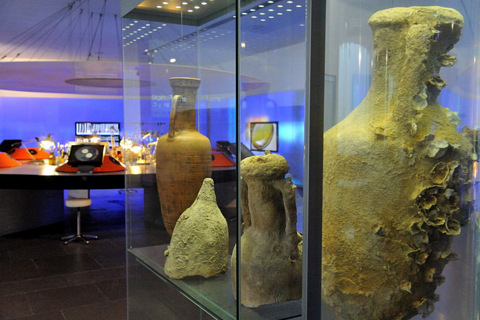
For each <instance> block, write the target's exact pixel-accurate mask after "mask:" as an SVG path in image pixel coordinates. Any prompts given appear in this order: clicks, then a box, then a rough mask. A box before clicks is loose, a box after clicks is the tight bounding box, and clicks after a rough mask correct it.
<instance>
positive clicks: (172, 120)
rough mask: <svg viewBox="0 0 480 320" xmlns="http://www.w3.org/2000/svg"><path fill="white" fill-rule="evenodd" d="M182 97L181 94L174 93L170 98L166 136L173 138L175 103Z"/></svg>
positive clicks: (175, 113) (175, 115) (175, 114)
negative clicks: (170, 104)
mask: <svg viewBox="0 0 480 320" xmlns="http://www.w3.org/2000/svg"><path fill="white" fill-rule="evenodd" d="M180 98H182V96H181V95H174V96H173V99H172V108H171V109H170V121H169V124H168V138H169V139H173V138H175V121H176V119H177V104H178V101H179V100H180Z"/></svg>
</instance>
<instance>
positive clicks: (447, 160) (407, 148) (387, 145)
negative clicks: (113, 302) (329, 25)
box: [322, 7, 477, 320]
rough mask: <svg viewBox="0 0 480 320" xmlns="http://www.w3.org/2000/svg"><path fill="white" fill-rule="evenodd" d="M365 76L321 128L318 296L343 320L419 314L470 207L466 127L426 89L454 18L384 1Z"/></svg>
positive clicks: (434, 78) (458, 21)
mask: <svg viewBox="0 0 480 320" xmlns="http://www.w3.org/2000/svg"><path fill="white" fill-rule="evenodd" d="M369 23H370V26H371V28H372V30H373V40H374V49H375V50H374V54H375V55H374V63H375V66H374V73H373V81H372V84H371V87H370V90H369V92H368V94H367V96H366V98H365V99H364V101H363V102H362V103H361V104H360V105H359V106H358V107H357V108H356V109H355V110H354V111H353V112H352V113H351V114H350V115H348V116H347V117H346V118H345V119H344V120H343V121H341V122H340V123H338V124H337V125H336V126H334V127H333V128H331V129H330V130H328V131H327V132H326V133H325V145H324V186H323V190H324V199H323V229H322V230H323V231H322V232H323V234H322V235H323V239H322V241H323V242H322V243H323V257H322V260H323V261H322V271H323V273H322V274H323V279H322V289H323V299H324V301H325V303H326V304H327V305H329V306H330V307H331V308H332V309H333V310H334V311H335V312H336V313H337V315H338V316H339V317H340V318H341V319H344V320H373V319H386V320H387V319H388V320H390V319H391V320H400V319H402V320H405V319H410V318H411V317H413V316H415V315H416V314H419V313H420V314H423V316H427V315H429V314H430V313H431V312H432V311H433V306H434V302H435V301H436V300H438V296H437V295H436V294H435V290H436V288H437V286H438V285H440V284H441V283H442V282H443V279H444V278H443V276H442V270H443V269H444V266H445V265H446V264H447V263H448V261H450V260H453V259H454V258H455V254H454V253H453V252H452V251H451V249H450V244H451V241H452V238H453V237H454V236H455V235H458V234H459V233H460V226H461V222H462V220H463V219H464V218H465V216H467V215H468V214H469V212H471V211H472V206H471V204H472V202H471V197H470V187H471V184H472V183H471V178H470V177H471V172H472V163H473V160H474V159H476V157H477V156H476V150H474V146H473V144H472V137H473V136H474V135H476V133H475V132H473V131H472V130H469V129H464V130H463V132H459V131H458V130H457V125H458V124H459V123H460V119H459V117H458V116H457V114H456V113H455V112H452V111H450V110H449V109H447V108H444V107H442V106H441V105H440V104H439V103H438V102H437V96H438V95H439V93H440V91H441V90H442V88H443V87H444V86H445V85H446V83H445V81H444V80H442V79H441V78H440V76H439V71H440V68H441V67H447V66H451V65H453V64H454V62H455V57H453V56H451V55H448V54H447V52H448V51H449V50H450V49H451V48H452V47H453V46H454V44H455V43H456V42H457V41H458V40H459V38H460V33H461V29H462V26H463V18H462V16H461V15H460V14H459V13H458V12H457V11H455V10H453V9H448V8H442V7H411V8H394V9H388V10H383V11H379V12H377V13H375V14H374V15H373V16H372V17H371V18H370V20H369Z"/></svg>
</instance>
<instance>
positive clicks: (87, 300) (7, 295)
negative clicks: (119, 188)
mask: <svg viewBox="0 0 480 320" xmlns="http://www.w3.org/2000/svg"><path fill="white" fill-rule="evenodd" d="M95 195H96V196H97V197H98V198H97V199H93V204H92V207H91V208H90V209H89V210H87V211H85V212H84V214H83V221H82V222H83V228H84V229H85V231H88V232H90V233H92V234H95V235H98V236H99V240H96V241H92V242H91V243H90V244H89V245H85V244H83V243H71V244H69V245H67V246H65V245H64V244H63V242H62V241H60V237H61V236H62V235H64V233H65V232H66V231H70V232H72V231H73V229H74V226H75V220H74V214H73V212H71V211H70V209H66V213H67V214H66V218H67V219H66V220H67V222H66V224H65V225H64V224H59V225H53V226H49V227H45V228H39V229H36V230H29V231H28V232H23V233H18V234H13V235H8V236H4V237H1V238H0V320H4V319H16V320H27V319H29V320H30V319H31V320H33V319H35V320H43V319H45V320H47V319H48V320H57V319H59V320H85V319H88V320H95V319H99V320H100V319H101V320H110V319H112V320H119V319H126V264H125V223H124V217H125V206H124V201H123V197H124V195H122V194H120V193H118V192H116V191H115V192H112V191H109V192H108V194H107V195H108V196H107V197H104V196H103V194H102V193H97V194H95V193H94V194H93V196H95Z"/></svg>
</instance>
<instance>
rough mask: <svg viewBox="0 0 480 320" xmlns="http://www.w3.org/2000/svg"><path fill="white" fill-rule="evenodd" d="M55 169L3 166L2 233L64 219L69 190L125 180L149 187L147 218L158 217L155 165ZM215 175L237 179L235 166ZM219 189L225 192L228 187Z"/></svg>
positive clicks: (218, 170) (106, 186)
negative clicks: (87, 170)
mask: <svg viewBox="0 0 480 320" xmlns="http://www.w3.org/2000/svg"><path fill="white" fill-rule="evenodd" d="M55 168H56V167H55V166H50V165H46V164H35V163H30V162H25V163H24V164H23V165H22V166H19V167H12V168H0V235H5V234H9V233H13V232H19V231H23V230H28V229H31V228H36V227H40V226H44V225H48V224H53V223H58V222H62V221H64V199H63V190H65V189H124V188H125V181H127V186H128V188H143V189H144V190H145V192H144V195H145V196H146V197H148V199H149V200H148V201H146V203H148V206H150V207H149V210H147V212H149V213H147V214H146V216H145V219H146V220H153V219H155V217H158V212H159V211H160V208H159V201H158V194H157V187H156V175H155V167H154V166H153V165H133V166H129V167H128V170H127V172H124V171H120V172H108V173H94V174H84V173H63V172H56V171H55ZM212 178H213V179H214V181H215V183H216V184H217V183H218V184H221V183H222V182H232V181H235V179H236V171H235V167H214V168H213V170H212ZM218 189H220V192H224V191H222V189H224V188H218ZM217 198H218V200H219V201H221V200H222V197H217ZM227 200H229V199H226V201H227ZM150 213H151V214H150Z"/></svg>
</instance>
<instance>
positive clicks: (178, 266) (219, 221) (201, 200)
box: [164, 178, 228, 279]
mask: <svg viewBox="0 0 480 320" xmlns="http://www.w3.org/2000/svg"><path fill="white" fill-rule="evenodd" d="M165 255H166V256H167V260H166V261H165V266H164V270H165V274H166V275H167V276H169V277H170V278H174V279H183V278H185V277H189V276H202V277H204V278H210V277H212V276H216V275H219V274H222V273H225V271H227V267H228V226H227V221H226V220H225V217H224V216H223V215H222V212H221V211H220V209H219V208H218V206H217V200H216V197H215V190H214V188H213V180H212V179H211V178H207V179H205V180H204V181H203V184H202V187H201V189H200V191H199V193H198V196H197V199H196V200H195V202H194V203H193V204H192V206H191V207H190V208H188V209H187V210H185V212H183V213H182V215H181V216H180V218H178V220H177V224H176V226H175V229H174V230H173V235H172V239H171V241H170V245H169V246H168V249H167V251H165Z"/></svg>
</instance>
